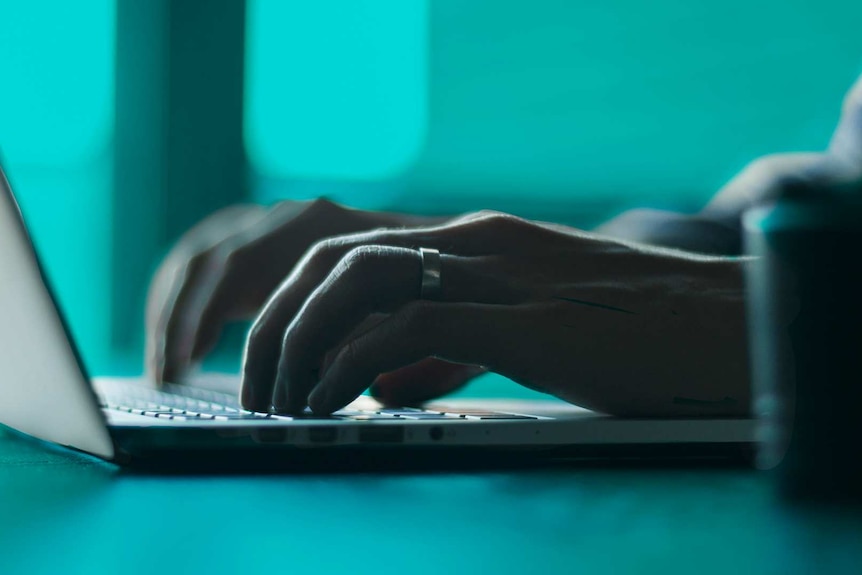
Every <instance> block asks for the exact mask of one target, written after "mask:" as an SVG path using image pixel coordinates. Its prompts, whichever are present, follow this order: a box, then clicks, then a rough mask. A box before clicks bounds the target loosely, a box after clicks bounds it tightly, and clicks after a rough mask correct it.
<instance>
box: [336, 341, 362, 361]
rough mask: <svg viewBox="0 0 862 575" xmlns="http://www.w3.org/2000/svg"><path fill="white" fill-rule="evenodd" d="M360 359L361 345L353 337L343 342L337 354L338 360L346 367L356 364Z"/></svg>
mask: <svg viewBox="0 0 862 575" xmlns="http://www.w3.org/2000/svg"><path fill="white" fill-rule="evenodd" d="M361 359H362V347H361V344H360V343H359V342H357V341H356V340H355V339H354V340H351V341H349V342H347V343H346V344H344V347H342V348H341V352H340V353H339V354H338V362H339V363H340V364H341V365H342V366H345V367H347V368H351V367H352V366H356V365H358V364H359V362H360V361H361Z"/></svg>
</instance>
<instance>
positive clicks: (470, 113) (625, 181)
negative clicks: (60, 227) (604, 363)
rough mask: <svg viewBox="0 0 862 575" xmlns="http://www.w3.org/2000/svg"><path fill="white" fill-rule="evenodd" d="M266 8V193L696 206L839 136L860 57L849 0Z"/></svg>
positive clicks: (254, 53) (253, 23) (257, 86)
mask: <svg viewBox="0 0 862 575" xmlns="http://www.w3.org/2000/svg"><path fill="white" fill-rule="evenodd" d="M249 15H250V18H249V21H248V45H249V50H248V52H247V57H248V60H247V62H248V70H249V73H248V94H249V98H248V100H247V108H246V120H247V129H246V136H245V137H246V145H247V149H248V152H249V157H250V160H251V165H252V168H253V169H254V170H255V171H256V173H257V175H258V187H257V194H258V197H259V198H261V199H265V200H270V199H275V198H276V197H285V196H288V197H289V196H312V195H316V194H319V193H326V194H328V195H330V196H334V197H335V198H336V199H340V200H343V201H348V202H351V203H356V204H362V205H368V206H374V205H379V206H384V205H386V206H389V207H403V208H409V209H415V210H434V211H440V210H443V211H445V210H458V209H473V208H477V207H492V208H499V209H506V210H512V211H516V212H520V213H524V214H526V215H534V216H541V217H554V218H557V219H571V218H570V217H569V216H572V215H573V214H577V213H578V212H581V211H584V210H586V209H588V208H589V207H590V206H594V205H600V206H606V207H607V209H608V210H611V211H613V210H618V209H622V208H624V207H628V206H631V205H635V204H643V203H648V204H652V205H655V206H666V207H677V208H680V209H696V208H698V207H699V206H700V205H701V204H702V203H703V202H705V201H706V200H707V199H708V198H709V197H710V196H711V195H712V194H713V193H714V192H715V191H716V189H717V188H718V187H719V186H720V185H721V184H722V183H723V182H724V181H726V179H727V178H728V177H730V176H732V175H733V174H734V173H735V172H736V171H737V170H739V169H740V168H741V167H742V166H743V165H744V164H745V163H746V162H748V161H750V160H751V159H752V158H754V157H756V156H759V155H762V154H767V153H773V152H781V151H788V150H804V149H819V148H823V147H824V146H825V144H826V142H827V141H828V138H829V134H830V132H831V130H832V128H833V127H834V125H835V121H836V119H837V117H838V113H839V109H840V102H841V96H842V94H843V93H844V92H845V90H846V89H847V88H848V87H849V85H850V84H851V82H852V81H853V79H854V77H855V76H856V75H857V74H858V73H859V71H860V69H859V64H860V62H862V34H859V31H858V23H859V22H860V21H862V3H860V2H857V1H850V0H823V1H820V2H816V3H812V2H808V1H805V0H764V1H762V2H756V3H751V2H750V1H749V0H722V1H720V2H719V1H711V2H691V1H690V0H655V1H653V2H649V3H644V2H642V1H641V0H607V1H605V2H580V1H569V0H530V1H527V0H516V1H515V0H513V1H501V0H471V1H469V2H464V1H463V0H434V1H430V2H427V3H426V2H420V1H416V0H393V1H391V2H383V1H378V2H375V1H373V0H369V1H367V2H358V1H352V0H343V1H337V0H327V1H321V2H313V3H311V2H280V1H279V0H249ZM420 18H424V19H426V20H427V21H425V22H420V21H419V19H420ZM426 35H427V38H426ZM369 182H376V184H375V185H369Z"/></svg>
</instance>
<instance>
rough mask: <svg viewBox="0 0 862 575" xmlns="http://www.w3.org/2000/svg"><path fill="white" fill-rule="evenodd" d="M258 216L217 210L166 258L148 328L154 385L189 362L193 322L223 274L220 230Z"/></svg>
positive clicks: (243, 209) (258, 212)
mask: <svg viewBox="0 0 862 575" xmlns="http://www.w3.org/2000/svg"><path fill="white" fill-rule="evenodd" d="M262 215H263V208H261V207H260V206H235V207H231V208H228V209H225V210H222V211H221V212H219V213H218V214H217V217H213V218H211V219H208V220H205V221H204V222H202V224H199V226H197V227H196V228H194V229H193V232H190V233H189V235H188V239H187V240H186V242H185V243H184V244H182V245H180V246H178V249H177V250H176V251H175V252H174V253H172V254H171V256H170V259H171V261H170V262H167V263H166V266H167V267H168V268H169V269H170V271H169V272H167V273H169V274H170V277H171V279H170V285H169V287H168V288H167V296H166V297H164V299H163V304H162V306H161V309H160V310H159V312H158V315H157V317H156V319H155V321H154V322H153V324H152V326H151V329H150V330H149V332H150V337H151V341H152V346H151V350H152V353H153V362H152V363H153V364H154V367H155V369H154V376H155V378H156V381H157V382H163V381H170V380H178V379H179V378H180V377H181V376H182V374H183V373H184V372H185V371H186V370H187V368H188V365H189V363H190V361H191V352H192V348H193V345H194V329H195V327H196V325H197V319H196V318H197V316H199V315H200V313H201V311H202V310H203V308H204V306H205V304H206V301H207V299H208V298H209V297H210V295H211V293H212V291H213V290H214V288H215V286H216V285H217V283H218V281H219V279H220V277H221V275H222V273H223V272H222V270H221V266H222V265H223V262H224V255H223V254H224V251H223V250H224V248H223V247H222V246H223V245H224V240H223V226H225V225H226V224H227V222H231V226H232V227H237V226H239V227H241V226H248V225H253V224H254V223H255V222H256V221H258V220H259V218H260V217H262ZM181 241H182V240H181Z"/></svg>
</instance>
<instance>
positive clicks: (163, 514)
mask: <svg viewBox="0 0 862 575" xmlns="http://www.w3.org/2000/svg"><path fill="white" fill-rule="evenodd" d="M770 487H771V485H770V483H769V481H768V477H767V476H764V475H763V474H761V473H758V472H755V471H753V470H750V469H745V468H715V467H711V468H710V467H699V466H696V465H691V466H686V467H680V466H675V467H668V466H652V467H642V466H638V467H622V466H619V465H612V466H608V465H604V466H602V465H596V464H589V465H587V464H578V465H574V466H569V467H566V468H554V469H533V470H521V471H489V472H463V473H452V472H447V473H418V472H415V473H398V474H385V473H361V474H315V475H301V476H299V475H290V474H280V475H254V474H248V475H230V476H225V475H197V476H189V475H185V476H155V475H144V474H139V473H136V472H132V471H128V470H123V469H119V468H117V467H115V466H112V465H109V464H105V463H102V462H99V461H95V460H93V459H90V458H87V457H84V456H80V455H77V454H73V453H69V452H66V451H64V450H61V449H50V448H46V447H45V446H44V445H42V444H36V443H32V442H29V441H26V440H23V439H21V438H18V437H16V436H13V435H11V434H9V433H7V432H3V431H2V430H0V574H3V575H11V574H14V575H17V574H18V573H27V574H41V573H119V572H122V573H130V574H137V573H141V574H144V573H146V574H148V575H149V574H151V573H152V572H153V571H154V570H160V569H164V570H165V572H169V573H170V572H186V571H188V572H209V573H213V574H219V573H236V572H248V571H252V570H254V571H262V572H265V571H270V570H273V571H274V572H299V573H304V572H309V571H311V570H312V569H314V570H315V571H317V572H322V573H326V572H335V571H344V570H347V569H350V570H356V569H358V570H360V571H371V570H374V571H375V572H383V573H387V572H410V573H440V572H444V573H445V572H468V571H469V572H474V573H475V572H478V573H485V572H490V573H530V572H535V573H556V572H561V573H575V572H585V573H621V572H638V573H668V572H676V571H679V572H686V573H689V572H696V573H727V572H742V573H748V572H752V573H781V574H786V573H830V572H836V573H862V515H860V513H859V512H858V511H851V510H848V509H842V508H839V507H823V506H820V507H811V506H798V505H795V506H789V505H787V504H784V503H782V502H780V501H779V500H778V499H777V498H776V497H775V496H774V494H773V492H772V490H771V488H770ZM271 572H272V571H271Z"/></svg>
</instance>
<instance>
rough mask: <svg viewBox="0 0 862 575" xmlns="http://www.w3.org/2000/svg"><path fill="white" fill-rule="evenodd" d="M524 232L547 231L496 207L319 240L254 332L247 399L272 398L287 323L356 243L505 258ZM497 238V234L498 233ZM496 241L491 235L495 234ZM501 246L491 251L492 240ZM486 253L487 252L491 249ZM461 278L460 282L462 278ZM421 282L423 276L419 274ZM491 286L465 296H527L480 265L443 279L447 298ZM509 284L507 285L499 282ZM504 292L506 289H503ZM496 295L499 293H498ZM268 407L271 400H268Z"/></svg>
mask: <svg viewBox="0 0 862 575" xmlns="http://www.w3.org/2000/svg"><path fill="white" fill-rule="evenodd" d="M524 233H546V232H545V231H544V230H541V229H540V228H536V227H535V226H530V225H529V224H528V223H527V222H524V221H523V220H520V219H519V218H515V217H512V216H507V215H505V214H497V213H493V212H492V213H479V214H474V215H473V216H472V217H465V218H461V219H458V220H455V221H453V222H452V223H449V224H446V225H443V226H436V227H429V228H421V229H414V230H382V231H376V232H368V233H363V234H353V235H348V236H341V237H336V238H330V239H328V240H325V241H323V242H319V243H318V244H316V245H315V247H314V248H313V249H312V250H310V251H309V252H308V253H307V254H306V255H305V256H304V257H303V258H302V260H301V261H300V262H299V263H298V264H297V266H296V267H295V268H294V270H293V271H292V272H291V274H290V276H289V277H288V278H287V279H286V280H285V281H284V282H283V283H282V284H281V286H279V288H278V289H277V290H276V291H275V293H274V294H273V295H272V296H271V297H270V299H269V300H268V301H267V303H266V305H265V306H264V307H263V310H262V311H261V313H260V314H259V316H258V319H257V320H256V322H255V324H254V325H253V326H252V329H251V331H250V333H249V337H248V341H247V343H246V349H245V357H244V360H243V386H242V389H243V393H242V401H243V402H244V404H245V405H248V406H257V407H258V408H260V407H262V406H264V405H265V404H267V402H269V401H271V399H272V390H273V387H274V382H275V377H276V371H277V366H278V361H277V360H278V358H279V357H280V355H281V347H282V345H281V344H282V338H283V335H284V333H285V330H286V329H287V326H288V325H290V323H291V322H292V321H293V320H294V318H295V317H296V316H297V314H298V312H299V310H300V308H301V307H302V306H303V304H304V303H305V301H306V300H307V299H308V298H309V297H310V295H311V294H312V292H314V290H315V289H317V288H318V286H320V285H321V283H323V282H324V280H325V279H326V278H327V277H328V276H329V274H330V273H331V272H332V270H333V268H334V267H335V266H336V264H338V262H339V261H340V260H341V259H342V258H343V257H345V256H346V255H347V253H349V252H350V250H352V249H354V248H358V247H361V246H364V245H372V244H376V245H387V246H392V247H403V248H416V247H418V246H422V247H430V248H437V249H439V250H440V251H441V252H443V254H444V255H443V260H444V265H445V260H446V259H447V257H449V254H459V255H463V256H482V258H483V259H489V260H493V259H503V260H504V259H505V256H506V254H507V253H510V252H513V251H515V250H519V249H523V236H524ZM494 238H496V239H494ZM492 239H493V240H494V241H491V240H492ZM492 245H494V246H495V248H496V249H494V250H493V253H489V252H490V251H491V248H490V246H492ZM486 254H487V255H486ZM459 281H460V285H459V284H458V283H457V282H459ZM414 282H415V284H414V285H417V286H418V282H419V279H418V276H417V278H416V279H415V280H414ZM465 284H467V286H469V287H470V289H471V290H473V291H474V292H475V291H477V290H481V289H487V291H488V293H486V294H484V295H481V296H479V295H477V296H476V297H474V298H473V299H470V300H466V301H484V302H488V303H495V302H496V303H506V302H514V301H517V300H518V299H519V298H521V297H523V295H524V294H523V290H522V291H521V292H520V293H519V292H518V286H516V285H515V284H514V283H509V284H505V283H501V282H489V281H487V279H486V278H484V277H481V273H480V272H478V271H476V272H474V273H471V274H465V275H464V276H459V277H456V278H453V277H452V276H451V275H447V277H446V280H445V281H444V282H443V294H442V299H447V300H450V301H453V300H455V299H458V298H455V297H452V296H451V295H448V294H451V293H459V292H463V291H464V290H465V287H466V286H465ZM503 287H505V288H506V289H505V290H501V289H500V288H503ZM504 292H505V293H504ZM495 298H497V299H495ZM267 407H268V404H267Z"/></svg>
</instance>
